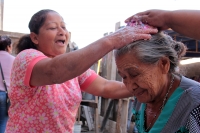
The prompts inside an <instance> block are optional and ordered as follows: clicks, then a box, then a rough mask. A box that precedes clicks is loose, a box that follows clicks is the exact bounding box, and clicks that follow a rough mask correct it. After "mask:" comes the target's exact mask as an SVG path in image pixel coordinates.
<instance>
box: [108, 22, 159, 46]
mask: <svg viewBox="0 0 200 133" xmlns="http://www.w3.org/2000/svg"><path fill="white" fill-rule="evenodd" d="M157 32H158V30H157V28H154V27H148V28H144V27H143V26H142V25H138V26H126V27H124V28H122V29H119V30H118V31H116V32H114V33H112V34H110V35H108V36H107V37H108V39H109V40H110V41H111V42H112V43H113V44H115V46H114V49H119V48H121V47H123V46H124V45H126V44H130V43H131V42H133V41H137V40H141V39H144V40H147V39H150V38H151V35H150V34H156V33H157Z"/></svg>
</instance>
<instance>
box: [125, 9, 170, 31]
mask: <svg viewBox="0 0 200 133" xmlns="http://www.w3.org/2000/svg"><path fill="white" fill-rule="evenodd" d="M167 13H169V11H165V10H148V11H144V12H140V13H137V14H135V15H133V16H131V17H129V18H127V19H126V20H125V23H130V22H137V21H141V22H143V23H144V24H148V25H151V26H154V27H157V28H158V29H159V30H166V29H168V28H169V25H168V23H167V22H168V21H170V20H169V18H168V17H167Z"/></svg>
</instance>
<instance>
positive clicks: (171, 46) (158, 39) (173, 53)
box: [115, 32, 187, 73]
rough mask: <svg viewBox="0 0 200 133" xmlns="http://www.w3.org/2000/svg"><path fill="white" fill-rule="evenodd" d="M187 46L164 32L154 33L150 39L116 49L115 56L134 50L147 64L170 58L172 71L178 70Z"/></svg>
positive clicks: (135, 54)
mask: <svg viewBox="0 0 200 133" xmlns="http://www.w3.org/2000/svg"><path fill="white" fill-rule="evenodd" d="M186 50H187V48H186V46H185V45H184V44H183V43H181V42H177V41H174V40H173V39H172V38H171V37H170V36H169V35H166V34H164V33H163V32H160V33H157V34H155V35H152V38H151V39H150V40H139V41H136V42H133V43H131V44H129V45H126V46H124V47H122V48H120V49H118V50H116V51H115V58H117V57H119V56H122V55H124V54H126V53H128V52H132V53H133V55H134V56H136V58H138V59H139V60H140V61H141V62H143V63H145V64H154V63H156V62H157V61H158V60H159V59H160V58H162V57H168V58H169V60H170V70H169V72H170V73H173V72H176V69H177V67H178V65H179V60H180V59H181V57H182V56H184V55H185V53H186Z"/></svg>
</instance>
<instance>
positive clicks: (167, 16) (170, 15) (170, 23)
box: [164, 11, 173, 28]
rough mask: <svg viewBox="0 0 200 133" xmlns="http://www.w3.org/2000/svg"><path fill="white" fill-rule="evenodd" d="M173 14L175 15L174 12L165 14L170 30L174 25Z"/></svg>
mask: <svg viewBox="0 0 200 133" xmlns="http://www.w3.org/2000/svg"><path fill="white" fill-rule="evenodd" d="M172 14H173V11H166V12H165V14H164V18H165V25H166V26H167V27H169V28H171V25H172Z"/></svg>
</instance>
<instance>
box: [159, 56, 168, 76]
mask: <svg viewBox="0 0 200 133" xmlns="http://www.w3.org/2000/svg"><path fill="white" fill-rule="evenodd" d="M158 65H159V67H160V69H161V71H162V73H163V74H167V73H168V72H169V69H170V60H169V58H168V57H161V58H160V59H159V60H158Z"/></svg>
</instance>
